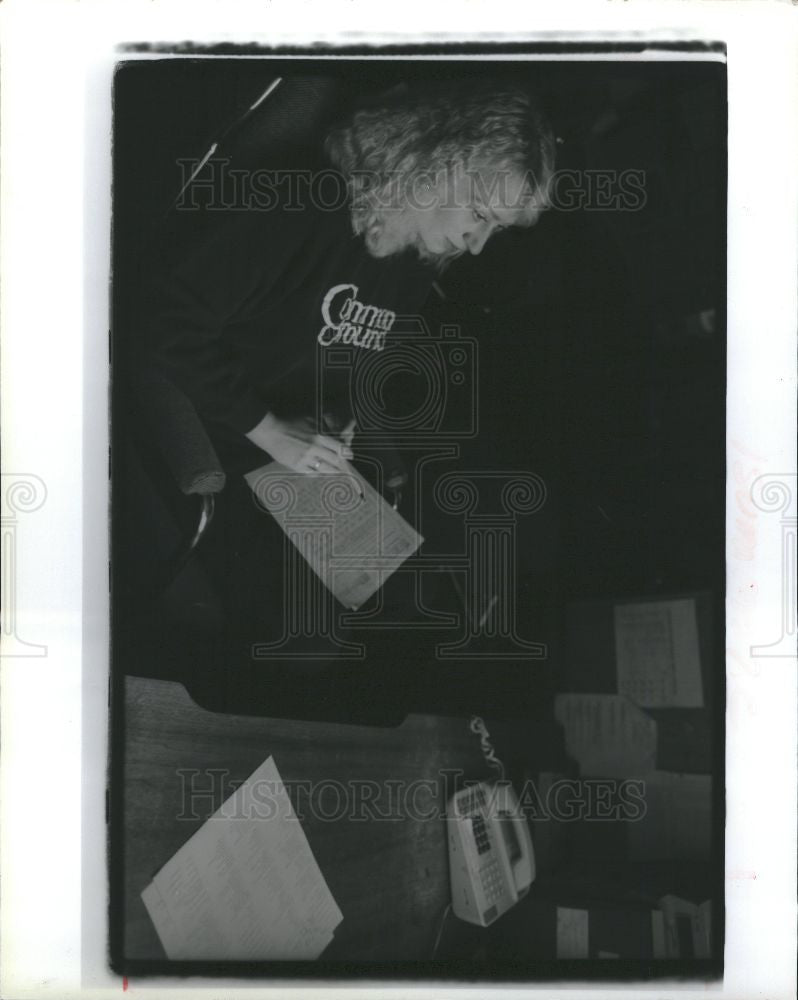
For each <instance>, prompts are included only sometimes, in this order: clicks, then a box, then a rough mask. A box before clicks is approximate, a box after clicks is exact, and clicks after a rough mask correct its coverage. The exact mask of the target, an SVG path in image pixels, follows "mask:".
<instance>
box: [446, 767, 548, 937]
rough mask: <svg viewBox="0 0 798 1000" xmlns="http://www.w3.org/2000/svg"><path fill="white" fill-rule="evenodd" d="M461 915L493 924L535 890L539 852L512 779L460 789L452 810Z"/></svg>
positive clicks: (455, 899)
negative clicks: (535, 849) (510, 782)
mask: <svg viewBox="0 0 798 1000" xmlns="http://www.w3.org/2000/svg"><path fill="white" fill-rule="evenodd" d="M446 825H447V831H448V839H449V875H450V878H451V883H452V909H453V910H454V913H455V916H457V917H460V918H461V919H462V920H467V921H468V922H469V923H472V924H480V925H481V926H482V927H487V926H488V924H491V923H493V921H494V920H497V919H498V918H499V917H500V916H501V915H502V914H503V913H506V912H507V910H509V909H510V907H512V906H514V905H515V904H516V903H517V902H518V901H519V900H520V899H522V898H523V897H524V896H525V895H526V894H527V892H528V891H529V886H530V885H531V884H532V882H533V881H534V880H535V855H534V851H533V850H532V838H531V837H530V835H529V827H528V825H527V821H526V817H525V816H524V814H523V812H522V811H521V810H520V808H519V806H518V800H517V799H516V797H515V794H514V793H513V790H512V788H511V786H510V785H509V784H507V783H501V784H496V785H494V784H488V783H487V782H480V783H479V784H476V785H470V786H469V787H467V788H463V789H462V790H461V791H459V792H457V793H456V794H455V795H454V796H453V797H452V799H451V800H450V802H449V806H448V809H447V813H446Z"/></svg>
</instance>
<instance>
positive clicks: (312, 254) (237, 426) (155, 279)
mask: <svg viewBox="0 0 798 1000" xmlns="http://www.w3.org/2000/svg"><path fill="white" fill-rule="evenodd" d="M305 202H306V203H305V204H304V205H303V207H302V208H300V209H298V210H296V209H291V210H289V209H287V208H285V207H284V206H282V205H278V206H276V207H274V208H272V209H270V210H266V211H263V210H258V209H252V208H250V209H247V210H224V211H211V210H208V209H201V210H200V209H197V210H174V211H173V212H172V216H171V219H170V222H169V225H168V227H167V230H166V232H165V234H164V237H163V239H162V240H161V242H160V246H159V248H158V252H157V254H156V255H155V256H154V258H153V260H152V261H151V262H150V265H149V267H148V268H147V271H148V274H149V277H148V278H147V280H146V281H145V283H144V288H143V292H142V296H141V306H142V315H141V322H142V325H143V327H144V332H145V336H146V339H147V342H148V345H149V357H150V358H151V359H152V360H154V362H155V363H156V364H157V365H158V366H159V367H161V368H162V369H163V370H164V371H166V372H167V374H169V376H170V377H171V378H172V380H173V381H174V382H175V383H176V384H177V385H179V386H180V387H181V388H182V389H183V390H184V392H185V393H186V394H187V395H188V397H189V398H190V399H191V400H192V402H193V403H194V405H195V407H196V409H197V411H198V413H199V414H200V416H201V417H202V419H203V422H204V423H205V424H206V426H207V428H208V430H209V432H210V434H211V437H212V439H213V440H214V443H215V444H216V446H217V449H218V450H219V451H220V455H221V457H222V461H223V462H224V463H225V464H227V465H230V464H234V465H235V466H236V467H240V466H242V465H243V466H246V465H249V466H250V467H251V466H252V464H253V463H257V460H258V458H259V459H260V460H261V461H262V460H263V454H264V453H263V452H260V451H259V450H258V449H256V448H255V447H254V446H253V445H251V444H250V443H249V442H248V441H247V440H246V438H245V437H244V435H245V434H246V432H247V431H250V430H251V429H252V428H253V427H255V425H256V424H258V423H259V421H260V420H261V419H262V418H263V417H264V416H265V414H266V413H267V412H272V413H275V414H276V415H277V416H282V417H299V416H308V417H311V418H318V417H319V415H320V413H321V412H322V411H324V412H328V411H330V412H334V413H335V414H336V416H337V417H338V419H339V421H345V420H347V419H348V418H349V416H350V415H351V414H352V412H353V405H352V399H351V386H352V384H353V371H354V369H356V368H357V367H358V365H360V366H361V367H362V366H364V365H367V366H368V367H369V369H370V370H372V374H373V367H374V365H375V364H377V365H382V364H385V359H386V358H388V357H389V356H390V351H391V347H392V337H391V334H392V332H393V333H394V340H395V338H396V334H397V331H398V330H400V329H401V326H402V324H403V322H405V323H406V322H407V318H408V316H413V315H414V314H417V313H418V312H419V310H420V308H421V306H422V304H423V302H424V300H425V298H426V296H427V294H428V291H429V287H430V284H431V281H432V278H433V272H432V270H431V269H430V268H429V266H426V265H423V264H422V263H421V262H420V261H418V260H417V259H416V257H415V256H414V255H411V253H403V254H401V255H397V256H393V257H389V258H383V259H375V258H373V257H372V256H371V255H370V254H369V253H368V252H367V250H366V248H365V245H364V243H363V240H362V238H361V237H359V236H355V235H353V233H352V228H351V223H350V216H349V209H348V206H346V205H341V206H340V207H336V208H335V209H333V210H324V209H322V208H320V207H314V206H313V205H311V204H309V203H308V202H309V199H306V200H305Z"/></svg>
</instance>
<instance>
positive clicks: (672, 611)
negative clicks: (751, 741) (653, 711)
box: [615, 598, 703, 708]
mask: <svg viewBox="0 0 798 1000" xmlns="http://www.w3.org/2000/svg"><path fill="white" fill-rule="evenodd" d="M615 658H616V665H617V670H618V692H619V693H620V694H625V695H626V696H627V698H631V699H632V701H635V702H637V704H638V705H644V706H645V707H646V708H669V707H671V708H677V707H678V708H700V706H701V705H702V704H703V695H702V690H701V659H700V655H699V649H698V625H697V623H696V614H695V601H694V600H692V599H691V598H687V599H683V600H677V601H647V602H644V603H635V604H617V605H616V606H615Z"/></svg>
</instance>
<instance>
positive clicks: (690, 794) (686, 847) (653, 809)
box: [628, 771, 712, 861]
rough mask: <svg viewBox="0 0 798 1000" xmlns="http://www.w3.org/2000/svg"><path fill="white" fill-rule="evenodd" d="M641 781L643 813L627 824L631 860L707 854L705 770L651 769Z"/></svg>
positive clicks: (709, 780)
mask: <svg viewBox="0 0 798 1000" xmlns="http://www.w3.org/2000/svg"><path fill="white" fill-rule="evenodd" d="M645 781H646V784H645V791H644V796H643V797H644V801H645V805H646V811H645V814H644V815H643V817H642V818H641V819H639V820H637V821H636V822H634V823H629V824H628V826H629V852H630V856H631V858H632V860H633V861H657V860H662V859H674V858H675V859H679V858H690V859H694V860H700V859H702V858H708V857H709V856H710V852H711V836H712V824H711V818H712V778H711V777H710V776H709V775H708V774H671V773H670V772H669V771H654V772H653V773H652V774H649V775H648V776H647V777H646V779H645Z"/></svg>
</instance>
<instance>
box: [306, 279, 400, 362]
mask: <svg viewBox="0 0 798 1000" xmlns="http://www.w3.org/2000/svg"><path fill="white" fill-rule="evenodd" d="M357 293H358V288H357V285H347V284H344V285H333V287H332V288H331V289H329V291H328V292H327V294H326V295H325V296H324V300H323V302H322V304H321V316H322V319H323V320H324V326H323V327H322V328H321V330H319V333H318V336H317V338H316V339H317V340H318V342H319V343H320V344H321V346H322V347H330V346H331V345H332V344H351V345H353V346H354V347H360V348H363V349H364V350H369V351H382V350H384V349H385V338H386V336H387V334H388V332H389V331H390V329H391V328H392V327H393V324H394V322H395V320H396V313H395V312H392V311H391V310H390V309H381V308H380V307H379V306H373V305H367V304H366V303H364V302H360V301H359V300H358V298H357Z"/></svg>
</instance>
